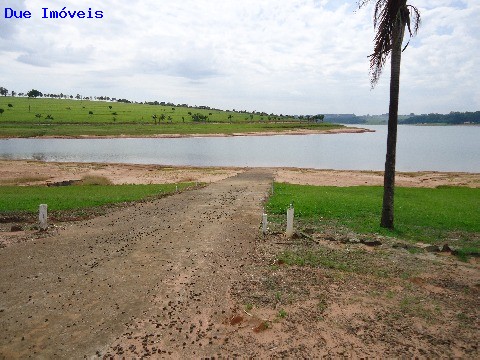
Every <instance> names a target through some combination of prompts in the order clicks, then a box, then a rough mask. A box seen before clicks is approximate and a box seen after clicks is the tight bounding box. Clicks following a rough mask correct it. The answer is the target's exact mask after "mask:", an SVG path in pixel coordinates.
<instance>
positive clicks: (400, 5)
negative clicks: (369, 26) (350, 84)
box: [358, 0, 420, 88]
mask: <svg viewBox="0 0 480 360" xmlns="http://www.w3.org/2000/svg"><path fill="white" fill-rule="evenodd" d="M370 1H371V0H361V1H359V3H358V6H359V8H361V7H363V6H365V5H366V4H367V3H369V2H370ZM410 11H412V13H413V16H412V19H413V32H412V29H411V20H412V19H411V17H410ZM405 26H407V28H408V32H409V35H410V37H413V36H415V35H416V33H417V31H418V27H419V26H420V12H419V11H418V9H417V8H416V7H415V6H412V5H407V0H376V2H375V7H374V15H373V27H374V28H375V30H376V33H375V38H374V44H375V46H374V49H373V54H371V55H369V58H370V74H371V80H370V82H371V85H372V88H373V87H374V86H375V85H376V84H377V82H378V80H379V79H380V75H381V73H382V70H383V66H384V65H385V62H386V60H387V58H388V55H389V54H390V52H391V51H392V48H393V46H394V45H398V42H399V41H402V40H403V33H404V29H405ZM407 46H408V43H407V45H406V46H405V48H406V47H407ZM405 48H404V50H405Z"/></svg>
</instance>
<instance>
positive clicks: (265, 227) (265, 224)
mask: <svg viewBox="0 0 480 360" xmlns="http://www.w3.org/2000/svg"><path fill="white" fill-rule="evenodd" d="M267 224H268V222H267V214H265V213H264V214H263V216H262V231H263V235H266V234H267Z"/></svg>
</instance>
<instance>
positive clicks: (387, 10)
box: [358, 0, 420, 229]
mask: <svg viewBox="0 0 480 360" xmlns="http://www.w3.org/2000/svg"><path fill="white" fill-rule="evenodd" d="M370 1H371V0H361V1H360V2H359V3H358V6H359V8H361V7H363V6H365V5H366V4H367V3H369V2H370ZM411 12H412V14H411ZM410 15H412V20H413V32H412V28H411V24H410V19H411V18H410ZM419 25H420V12H419V11H418V9H417V8H416V7H415V6H412V5H407V0H375V11H374V19H373V26H374V28H375V30H376V33H375V39H374V42H375V47H374V50H373V54H371V55H370V56H369V58H370V75H371V79H370V81H371V85H372V88H373V87H375V85H376V84H377V82H378V80H379V79H380V75H381V73H382V70H383V66H384V65H385V62H386V60H387V58H388V56H389V55H390V54H391V74H390V106H389V111H388V135H387V155H386V160H385V175H384V180H383V206H382V219H381V223H380V226H382V227H384V228H388V229H393V227H394V226H393V223H394V221H393V219H394V206H393V204H394V202H393V200H394V191H395V160H396V147H397V123H398V98H399V92H400V62H401V58H402V51H403V50H405V48H406V47H407V45H408V43H407V45H406V46H405V47H404V48H403V50H402V43H403V38H404V35H405V26H406V27H407V28H408V32H409V35H410V37H412V36H414V35H416V33H417V31H418V27H419Z"/></svg>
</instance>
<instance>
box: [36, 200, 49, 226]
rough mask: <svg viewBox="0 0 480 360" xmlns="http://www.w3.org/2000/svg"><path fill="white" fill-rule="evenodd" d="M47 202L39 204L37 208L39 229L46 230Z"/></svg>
mask: <svg viewBox="0 0 480 360" xmlns="http://www.w3.org/2000/svg"><path fill="white" fill-rule="evenodd" d="M47 207H48V206H47V204H41V205H40V207H39V209H38V221H39V222H40V230H43V231H45V230H47V228H48V224H47Z"/></svg>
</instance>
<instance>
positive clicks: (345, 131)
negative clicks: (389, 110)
mask: <svg viewBox="0 0 480 360" xmlns="http://www.w3.org/2000/svg"><path fill="white" fill-rule="evenodd" d="M366 132H375V130H369V129H363V128H355V127H344V128H337V129H324V130H313V129H296V130H286V131H262V132H241V133H231V134H224V133H218V134H155V135H123V134H122V135H75V136H65V135H58V136H57V135H43V136H33V137H29V138H34V139H36V138H39V139H115V138H121V139H125V138H127V139H128V138H148V139H151V138H153V139H156V138H158V139H163V138H165V139H171V138H173V139H175V138H193V137H233V136H278V135H314V134H352V133H353V134H360V133H366Z"/></svg>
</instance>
